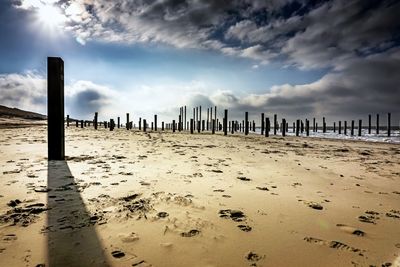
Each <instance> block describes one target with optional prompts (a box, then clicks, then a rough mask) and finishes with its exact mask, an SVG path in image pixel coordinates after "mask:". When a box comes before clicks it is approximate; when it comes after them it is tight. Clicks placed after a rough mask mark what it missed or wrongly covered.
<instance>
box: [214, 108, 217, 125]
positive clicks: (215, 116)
mask: <svg viewBox="0 0 400 267" xmlns="http://www.w3.org/2000/svg"><path fill="white" fill-rule="evenodd" d="M214 119H215V121H217V106H215V108H214Z"/></svg>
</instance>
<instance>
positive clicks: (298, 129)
mask: <svg viewBox="0 0 400 267" xmlns="http://www.w3.org/2000/svg"><path fill="white" fill-rule="evenodd" d="M299 133H300V120H296V136H299Z"/></svg>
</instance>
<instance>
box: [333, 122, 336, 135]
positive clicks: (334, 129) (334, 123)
mask: <svg viewBox="0 0 400 267" xmlns="http://www.w3.org/2000/svg"><path fill="white" fill-rule="evenodd" d="M333 132H334V133H336V122H333Z"/></svg>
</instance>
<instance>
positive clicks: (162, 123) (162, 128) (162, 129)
mask: <svg viewBox="0 0 400 267" xmlns="http://www.w3.org/2000/svg"><path fill="white" fill-rule="evenodd" d="M161 131H164V122H163V121H162V122H161Z"/></svg>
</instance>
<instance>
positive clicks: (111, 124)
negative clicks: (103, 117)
mask: <svg viewBox="0 0 400 267" xmlns="http://www.w3.org/2000/svg"><path fill="white" fill-rule="evenodd" d="M114 125H115V123H114V120H113V119H110V131H113V130H114Z"/></svg>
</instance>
